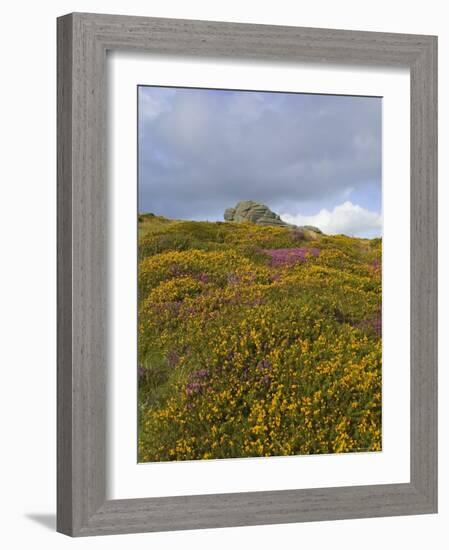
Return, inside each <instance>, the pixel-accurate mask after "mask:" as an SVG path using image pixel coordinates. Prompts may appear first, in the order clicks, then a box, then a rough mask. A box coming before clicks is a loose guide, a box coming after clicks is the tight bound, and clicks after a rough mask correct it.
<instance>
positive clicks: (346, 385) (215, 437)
mask: <svg viewBox="0 0 449 550" xmlns="http://www.w3.org/2000/svg"><path fill="white" fill-rule="evenodd" d="M380 265H381V240H380V239H374V240H367V239H353V238H349V237H345V236H335V237H329V236H324V235H319V238H318V239H316V238H314V240H307V235H305V234H304V233H303V232H301V231H298V230H295V229H291V228H285V227H267V226H258V225H256V224H251V223H233V222H227V223H223V222H213V223H209V222H190V221H174V220H173V221H172V220H167V219H165V218H162V217H158V216H153V215H145V216H141V217H140V221H139V350H138V351H139V461H140V462H147V461H160V460H187V459H200V458H229V457H244V456H272V455H293V454H312V453H334V452H351V451H370V450H371V451H375V450H380V448H381V335H380V326H381V322H380V311H381V269H380Z"/></svg>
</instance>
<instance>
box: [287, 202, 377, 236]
mask: <svg viewBox="0 0 449 550" xmlns="http://www.w3.org/2000/svg"><path fill="white" fill-rule="evenodd" d="M281 218H282V219H283V220H285V221H286V222H288V223H293V224H295V225H314V226H316V227H319V228H320V229H321V230H322V231H323V232H324V233H327V234H328V235H338V234H340V233H342V234H344V235H349V236H354V237H376V236H380V235H381V233H382V215H381V214H380V213H378V212H372V211H370V210H367V209H366V208H362V207H361V206H359V205H358V204H353V203H352V202H350V201H346V202H344V203H343V204H340V205H338V206H335V207H334V209H333V210H327V209H326V208H323V209H322V210H320V212H318V214H314V215H312V216H303V215H301V214H295V215H292V214H289V213H283V214H281Z"/></svg>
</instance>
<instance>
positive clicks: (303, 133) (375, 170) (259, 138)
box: [138, 86, 382, 237]
mask: <svg viewBox="0 0 449 550" xmlns="http://www.w3.org/2000/svg"><path fill="white" fill-rule="evenodd" d="M138 94H139V95H138V102H139V121H138V124H139V143H138V147H139V210H140V212H154V213H156V214H160V215H163V216H167V217H169V218H179V219H191V220H211V221H214V220H222V219H223V212H224V210H225V208H227V207H230V206H234V205H235V204H236V202H238V201H239V200H247V199H252V200H256V201H259V202H262V203H264V204H266V205H267V206H269V207H270V208H271V209H272V210H274V211H275V212H277V213H279V214H280V215H281V217H282V218H283V219H285V220H286V221H289V222H291V223H296V224H298V225H301V224H311V225H317V226H318V227H320V228H321V229H322V230H323V231H324V232H325V233H329V234H332V233H345V234H348V235H354V236H366V237H374V236H378V235H380V234H381V232H382V223H381V149H382V147H381V135H382V129H381V127H382V104H381V101H382V100H381V99H380V98H374V97H353V96H332V95H314V94H296V93H295V94H288V93H273V92H255V91H229V90H207V89H193V88H164V87H151V86H140V87H139V88H138Z"/></svg>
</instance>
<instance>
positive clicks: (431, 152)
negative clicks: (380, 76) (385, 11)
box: [57, 13, 437, 536]
mask: <svg viewBox="0 0 449 550" xmlns="http://www.w3.org/2000/svg"><path fill="white" fill-rule="evenodd" d="M108 50H134V51H136V52H149V53H158V54H160V53H164V54H173V55H180V54H183V55H192V56H215V57H221V58H229V59H233V58H246V59H264V60H271V61H274V62H276V61H279V62H281V61H285V60H288V61H313V62H317V61H319V62H326V63H357V64H366V65H373V64H374V65H389V66H406V67H408V68H409V69H410V75H411V89H410V93H411V136H410V137H411V142H410V143H411V151H410V153H411V155H410V158H411V182H410V185H411V188H410V189H411V227H410V231H411V266H410V268H411V296H410V299H411V350H410V351H411V363H410V369H411V388H410V391H411V411H410V419H411V426H410V429H411V432H410V435H411V439H410V441H411V448H410V456H411V470H410V471H411V475H410V482H409V483H401V484H386V485H368V486H350V487H332V488H324V489H318V488H317V489H299V490H280V491H263V492H249V493H248V492H246V493H231V494H212V495H195V496H174V497H161V498H143V499H128V500H107V499H106V442H105V439H106V394H105V387H106V374H107V364H108V355H107V331H106V326H107V285H106V284H105V281H106V280H107V242H108V232H107V227H108V223H107V208H106V203H107V185H106V158H105V157H106V146H105V141H106V139H105V135H106V134H105V133H106V101H105V96H106V87H107V84H106V78H105V67H106V52H107V51H108ZM57 413H58V446H57V449H58V487H57V499H58V504H57V530H58V531H59V532H61V533H65V534H67V535H71V536H85V535H101V534H115V533H132V532H143V531H165V530H179V529H196V528H211V527H230V526H239V525H261V524H274V523H289V522H303V521H317V520H333V519H344V518H366V517H375V516H395V515H405V514H426V513H434V512H436V511H437V38H436V37H435V36H421V35H410V34H390V33H378V32H359V31H345V30H329V29H311V28H297V27H280V26H268V25H249V24H236V23H217V22H209V21H187V20H174V19H155V18H144V17H128V16H118V15H98V14H82V13H74V14H70V15H66V16H63V17H60V18H59V19H58V411H57Z"/></svg>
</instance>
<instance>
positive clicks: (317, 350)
mask: <svg viewBox="0 0 449 550" xmlns="http://www.w3.org/2000/svg"><path fill="white" fill-rule="evenodd" d="M436 511H437V38H436V37H434V36H422V35H405V34H389V33H377V32H376V33H373V32H361V31H346V30H330V29H310V28H298V27H278V26H268V25H249V24H235V23H224V22H210V21H188V20H174V19H159V18H143V17H129V16H118V15H99V14H81V13H74V14H69V15H66V16H63V17H61V18H59V19H58V509H57V529H58V531H60V532H62V533H65V534H67V535H71V536H88V535H101V534H118V533H132V532H144V531H166V530H179V529H197V528H211V527H230V526H243V525H262V524H270V523H272V524H273V523H289V522H304V521H318V520H331V519H346V518H365V517H376V516H394V515H406V514H407V515H410V514H426V513H435V512H436Z"/></svg>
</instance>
